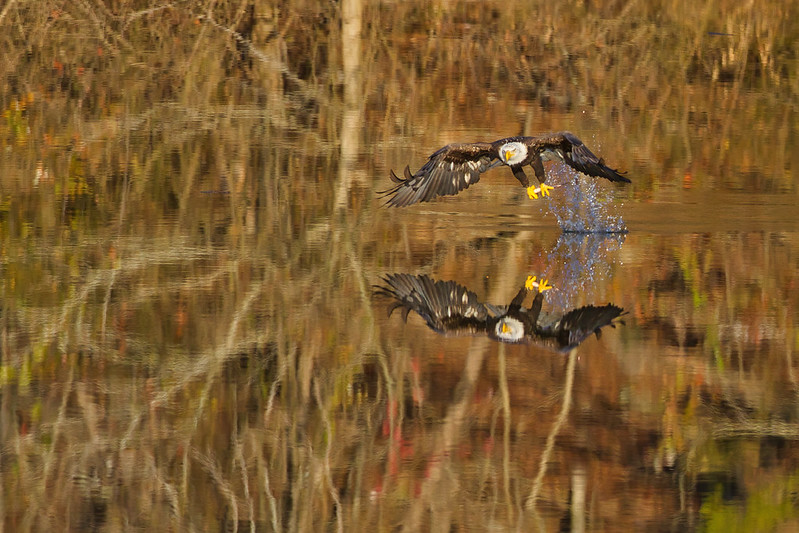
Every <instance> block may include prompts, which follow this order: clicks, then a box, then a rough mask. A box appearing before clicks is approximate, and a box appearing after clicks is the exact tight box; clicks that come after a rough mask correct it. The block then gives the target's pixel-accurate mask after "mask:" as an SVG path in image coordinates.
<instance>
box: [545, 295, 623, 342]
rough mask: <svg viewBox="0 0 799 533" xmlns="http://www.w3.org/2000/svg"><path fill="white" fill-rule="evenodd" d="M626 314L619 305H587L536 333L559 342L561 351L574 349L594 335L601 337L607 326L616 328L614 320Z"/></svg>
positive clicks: (573, 310)
mask: <svg viewBox="0 0 799 533" xmlns="http://www.w3.org/2000/svg"><path fill="white" fill-rule="evenodd" d="M623 314H624V309H622V308H621V307H619V306H617V305H613V304H608V305H603V306H595V305H587V306H585V307H578V308H577V309H572V310H571V311H569V312H568V313H566V314H565V315H563V317H561V318H560V319H559V320H557V321H556V322H555V323H554V324H552V325H550V326H545V327H542V328H541V329H540V330H539V331H537V332H536V333H537V334H538V335H540V336H541V337H543V338H547V337H551V338H554V339H556V340H557V342H558V344H559V346H560V348H561V349H563V348H573V347H575V346H577V345H578V344H580V343H581V342H583V341H584V340H586V339H587V338H588V337H590V336H591V335H592V334H596V336H597V338H598V337H599V336H600V332H601V330H602V328H604V327H605V326H611V327H615V324H614V320H616V319H617V318H619V317H620V316H621V315H623Z"/></svg>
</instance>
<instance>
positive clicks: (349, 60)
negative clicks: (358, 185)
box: [336, 0, 363, 209]
mask: <svg viewBox="0 0 799 533" xmlns="http://www.w3.org/2000/svg"><path fill="white" fill-rule="evenodd" d="M362 17H363V0H343V1H342V2H341V57H342V70H343V75H344V78H343V83H344V110H343V112H342V118H341V134H340V139H339V140H340V143H341V144H340V155H341V162H340V165H339V187H338V191H337V193H336V208H338V209H342V208H345V207H346V206H347V198H348V193H349V190H350V187H351V186H352V178H353V176H354V163H355V162H356V160H357V158H358V153H359V152H360V144H361V143H360V132H361V129H360V124H361V120H362V114H363V113H362V109H363V107H362V105H361V103H362V101H363V78H362V75H361V26H362Z"/></svg>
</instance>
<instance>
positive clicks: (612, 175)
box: [533, 131, 630, 183]
mask: <svg viewBox="0 0 799 533" xmlns="http://www.w3.org/2000/svg"><path fill="white" fill-rule="evenodd" d="M534 139H535V140H534V149H535V150H536V151H537V152H538V153H539V154H541V156H542V158H543V159H550V158H556V159H559V160H561V161H563V162H564V163H566V164H567V165H569V166H570V167H572V168H573V169H575V170H578V171H580V172H582V173H583V174H588V175H589V176H594V177H597V178H605V179H608V180H610V181H621V182H624V183H630V180H629V179H627V178H625V177H624V176H622V175H621V174H620V173H619V171H618V170H616V169H614V168H610V167H609V166H606V165H605V161H604V160H603V159H602V158H600V157H597V156H596V155H594V153H593V152H592V151H591V150H589V149H588V147H587V146H586V145H585V144H583V141H581V140H580V139H579V138H578V137H577V136H576V135H575V134H573V133H571V132H568V131H561V132H558V133H552V134H548V135H543V136H541V137H536V138H534ZM539 167H540V172H541V174H542V175H539ZM533 168H534V169H535V173H536V177H538V178H539V180H541V178H542V177H543V171H544V169H543V166H542V165H540V163H539V166H536V165H533Z"/></svg>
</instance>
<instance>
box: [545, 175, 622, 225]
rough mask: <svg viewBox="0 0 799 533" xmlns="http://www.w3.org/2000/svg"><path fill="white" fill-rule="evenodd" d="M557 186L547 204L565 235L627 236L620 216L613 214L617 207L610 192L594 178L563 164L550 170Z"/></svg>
mask: <svg viewBox="0 0 799 533" xmlns="http://www.w3.org/2000/svg"><path fill="white" fill-rule="evenodd" d="M549 176H550V179H548V180H547V182H548V183H549V182H551V184H552V185H555V186H556V189H555V194H553V195H552V197H551V201H550V209H551V212H552V213H553V214H554V215H555V217H556V218H557V219H558V225H559V226H560V229H561V230H562V231H564V232H566V233H627V226H626V225H625V224H624V220H623V219H622V217H621V215H618V214H615V213H614V212H613V211H615V210H616V209H617V208H618V204H617V203H615V202H614V200H613V197H612V195H611V192H612V189H610V188H608V187H603V186H601V185H599V184H598V183H597V182H598V179H597V178H590V177H587V176H583V175H582V174H579V173H578V172H576V171H575V170H572V169H570V168H569V167H567V166H566V165H556V166H555V168H552V169H551V170H550V171H549Z"/></svg>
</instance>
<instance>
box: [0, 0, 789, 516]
mask: <svg viewBox="0 0 799 533" xmlns="http://www.w3.org/2000/svg"><path fill="white" fill-rule="evenodd" d="M358 7H359V5H358V3H357V2H355V3H353V2H342V3H341V8H340V9H341V10H342V11H343V10H345V9H353V11H348V13H350V15H349V17H350V18H348V19H347V20H345V21H343V22H344V23H345V24H342V21H341V12H340V11H339V8H338V7H337V5H336V4H333V3H320V2H312V1H300V2H224V1H219V2H197V1H185V2H180V1H176V2H171V3H164V4H159V5H152V3H151V2H143V1H142V2H110V1H109V2H104V3H103V2H92V1H88V0H87V1H78V2H68V3H56V2H23V1H19V0H16V1H15V0H11V1H10V2H8V3H6V4H5V6H4V7H3V8H0V30H2V31H1V32H0V45H1V46H2V48H3V50H4V53H3V54H2V56H0V80H2V83H3V89H2V92H0V107H2V109H3V110H5V116H4V123H3V124H2V125H0V149H2V154H0V158H2V159H0V166H1V167H2V173H0V193H2V199H1V200H2V204H0V216H1V217H2V218H1V219H0V220H1V221H2V225H1V226H0V229H1V230H2V234H0V238H1V239H2V242H1V243H0V245H1V246H2V251H3V255H2V265H3V278H2V279H3V286H2V291H3V293H2V294H3V307H2V319H1V321H2V387H3V393H2V400H1V403H2V405H0V417H2V418H1V419H0V432H1V433H2V434H0V442H2V443H3V444H2V446H3V449H2V461H3V464H2V469H3V470H2V471H3V478H2V485H3V486H2V490H3V499H2V508H0V509H2V516H3V520H4V524H5V526H6V528H7V529H9V530H18V531H25V530H28V531H30V530H47V529H60V530H65V529H72V530H82V529H93V528H96V529H107V530H127V529H133V528H138V529H152V528H159V529H163V530H184V529H186V530H207V529H217V528H218V529H223V528H225V529H231V528H234V527H238V528H240V529H245V530H249V529H256V530H263V531H269V530H293V531H309V530H327V529H342V530H348V531H357V530H365V529H367V528H377V529H380V530H387V529H392V530H393V529H397V528H401V527H402V526H405V528H406V529H408V530H412V529H413V528H414V527H415V526H418V527H420V528H427V529H447V530H451V529H467V528H469V527H473V528H477V529H481V530H483V529H487V528H489V527H496V528H505V527H507V528H510V527H520V528H522V529H524V528H525V527H534V526H536V525H538V526H541V527H545V528H547V529H551V528H554V527H555V526H556V525H557V523H558V520H559V519H560V518H561V517H563V516H564V515H566V514H568V513H569V512H574V510H573V509H570V508H569V505H570V500H569V492H570V490H571V488H573V484H574V483H575V480H582V481H583V482H587V483H588V485H589V486H590V490H591V494H592V497H593V498H594V502H595V504H594V506H593V507H590V508H589V509H584V510H583V512H584V514H585V516H587V517H588V518H587V519H588V520H589V521H590V525H592V526H593V528H594V529H602V528H603V527H615V526H619V527H628V528H630V529H633V530H635V529H639V527H637V526H641V525H642V524H643V525H644V526H647V525H649V526H652V527H653V528H654V527H656V526H658V525H666V524H672V525H673V524H674V523H678V524H687V525H695V524H696V523H697V522H698V520H699V517H698V515H697V513H698V511H697V508H698V507H699V504H698V503H696V502H693V503H692V502H690V501H689V502H688V503H683V507H682V508H680V497H679V496H680V495H679V494H678V491H679V487H680V486H682V487H685V486H686V485H685V484H681V482H680V480H678V479H676V476H675V479H672V478H670V477H669V476H668V475H665V474H663V473H662V471H661V472H658V471H657V468H661V470H665V471H669V470H670V469H671V468H672V467H674V465H675V464H678V465H680V466H679V468H677V467H674V469H675V470H677V471H679V472H687V474H686V475H687V476H688V477H689V478H690V477H691V476H698V475H699V474H698V473H702V472H703V468H704V466H703V465H706V464H707V463H714V462H719V463H723V459H724V457H723V456H722V454H721V453H716V452H714V451H713V450H712V449H711V450H710V451H708V444H707V443H708V442H709V441H710V442H711V444H712V439H709V437H708V436H707V435H708V434H711V435H718V436H721V437H725V438H729V436H730V435H733V436H734V435H742V434H746V435H749V434H750V432H752V431H755V430H757V431H759V433H757V434H758V435H767V436H769V435H770V436H779V437H781V438H789V439H795V438H796V435H795V434H793V433H791V432H790V427H791V426H790V423H792V422H794V421H795V414H796V413H795V406H794V404H792V403H790V402H785V398H786V397H790V396H791V395H793V394H794V393H795V390H796V386H795V385H796V384H795V378H794V372H795V367H796V363H795V361H793V351H792V350H793V346H795V342H796V338H797V336H796V335H797V333H796V328H795V323H794V321H793V319H792V317H793V316H795V310H796V306H797V299H796V295H795V294H793V293H792V292H791V291H790V290H789V288H791V287H795V285H796V279H795V276H796V274H795V269H794V267H793V265H795V255H796V249H797V246H799V243H796V242H794V240H795V237H794V236H792V235H782V234H779V233H763V234H759V233H758V234H751V233H744V234H732V235H727V236H722V237H721V238H718V239H714V238H708V239H704V237H703V236H701V235H688V236H674V237H670V238H666V239H655V238H649V237H646V236H641V237H638V236H635V235H632V236H631V237H630V238H629V239H628V241H627V242H626V243H625V245H624V248H623V250H622V252H621V253H622V254H626V259H627V262H628V264H629V265H630V266H629V270H631V271H632V275H631V276H630V277H628V278H625V279H624V280H613V281H609V282H603V283H599V284H598V286H597V288H596V292H595V293H592V294H582V295H581V296H582V297H583V298H586V299H592V300H597V301H599V300H611V301H615V302H617V303H619V304H621V305H624V306H625V307H627V308H628V309H630V310H631V311H632V317H631V320H632V321H633V324H634V325H640V327H630V328H629V329H620V330H618V331H616V332H613V333H612V334H608V335H605V337H604V339H603V343H604V345H603V346H604V347H605V348H606V349H605V350H603V349H602V348H601V347H597V346H596V345H594V347H593V348H591V347H588V348H587V349H586V351H585V352H583V356H582V359H581V360H580V362H578V363H576V364H575V363H574V360H573V359H572V360H570V361H569V364H568V365H567V364H565V363H564V361H563V360H562V359H561V358H560V356H554V355H552V354H538V353H533V354H532V356H531V354H530V353H529V352H527V351H524V350H522V349H519V348H516V347H498V346H494V345H490V344H488V343H487V342H480V341H478V342H474V341H472V340H470V339H455V340H453V341H452V342H451V343H447V344H441V345H440V346H441V347H440V349H438V350H437V351H436V353H431V344H430V340H429V339H430V333H429V331H428V330H426V329H425V328H424V326H422V325H421V324H420V323H419V322H418V321H415V322H414V321H413V319H411V323H410V324H409V325H408V326H404V325H403V324H402V323H401V321H400V320H399V319H398V317H396V316H395V317H394V319H393V320H392V321H391V322H389V323H388V325H386V324H387V323H386V322H385V319H384V317H383V316H382V313H383V312H384V308H383V307H382V306H381V305H380V304H379V303H378V304H376V303H375V302H373V300H372V296H371V284H372V283H375V282H376V281H377V278H376V276H375V273H378V274H379V273H382V272H385V271H392V270H405V271H409V270H414V269H419V270H422V271H427V272H432V273H435V274H436V275H437V277H439V278H443V279H457V280H458V281H459V282H462V283H465V284H469V285H470V287H471V288H472V289H473V290H475V291H477V292H478V293H480V294H481V295H482V296H485V299H486V300H487V301H492V302H502V301H503V299H505V298H508V297H510V296H512V294H513V292H514V290H515V288H516V286H517V284H518V282H519V280H521V279H523V277H524V276H525V275H526V274H528V273H530V271H531V270H532V271H533V272H545V271H547V269H551V270H556V269H553V268H552V266H551V265H549V264H547V262H546V261H545V259H544V258H545V256H546V253H547V250H548V249H549V248H550V246H551V243H552V242H554V241H555V238H556V237H555V236H554V235H552V234H551V233H547V232H542V233H539V232H537V231H536V232H534V231H529V230H530V227H529V226H528V227H526V229H525V230H524V231H520V232H518V233H515V234H514V235H512V236H504V237H503V238H501V239H500V238H497V234H498V231H499V230H500V229H503V228H506V227H507V224H506V222H507V223H511V222H509V221H507V220H506V219H503V218H500V216H499V214H497V213H500V212H501V211H502V207H503V206H499V207H494V208H491V209H495V210H496V211H494V213H495V218H492V217H491V216H484V217H482V218H478V219H477V222H475V221H474V220H473V219H472V218H471V217H470V215H469V212H468V209H469V207H466V210H467V212H466V214H465V215H463V216H458V215H450V216H442V217H435V216H419V219H418V220H411V221H408V220H403V221H402V222H397V219H396V215H395V214H394V213H391V214H386V212H385V211H382V212H381V211H378V209H377V203H376V202H375V201H374V198H373V189H374V188H375V187H376V188H378V189H379V188H380V185H376V184H382V183H384V182H385V179H384V176H385V175H386V172H387V169H388V167H389V166H393V167H398V166H402V165H404V164H405V163H406V162H411V161H421V159H422V158H423V157H424V156H425V155H426V154H427V153H429V152H430V151H431V148H434V147H437V146H439V145H441V144H444V143H446V142H450V141H452V140H457V139H460V138H463V137H467V136H468V137H471V136H475V137H477V136H479V137H488V138H490V137H493V136H502V135H507V134H512V133H517V132H524V133H531V134H532V133H536V132H538V131H543V130H550V129H562V128H566V127H568V128H569V129H573V130H575V131H579V132H581V135H582V132H583V131H585V132H589V133H591V132H593V133H597V138H598V139H601V145H602V146H601V147H602V152H603V153H604V154H605V155H606V156H607V157H608V159H609V160H613V161H620V162H624V164H625V166H627V167H628V169H629V170H630V172H631V174H634V177H635V178H636V181H635V188H634V192H632V193H629V194H630V195H631V196H632V198H634V199H638V198H645V199H646V198H657V197H658V195H659V194H662V193H663V191H673V190H674V189H679V188H681V187H682V186H683V185H684V183H685V181H684V177H685V175H686V174H690V175H691V176H692V181H691V183H692V185H693V186H694V187H695V188H696V189H700V190H707V191H715V190H722V189H733V190H738V189H742V188H746V189H750V190H755V191H761V192H790V193H794V191H795V188H796V185H795V178H794V175H795V172H796V169H797V165H798V164H799V160H798V159H797V155H796V152H795V150H793V149H792V148H793V146H794V145H795V144H796V124H797V121H796V120H795V118H796V117H795V109H794V108H795V105H796V101H797V96H798V95H799V79H797V76H798V74H797V68H798V67H799V65H798V63H797V52H799V51H797V48H796V44H795V43H796V42H797V39H796V36H797V35H799V28H797V24H799V16H797V15H799V13H797V12H796V11H797V8H796V6H794V5H792V4H790V3H783V2H776V1H775V2H750V3H745V4H741V3H740V2H732V1H717V2H711V3H709V4H707V5H706V6H703V7H702V8H701V10H699V11H697V6H696V3H690V2H668V1H662V2H644V1H640V2H607V3H602V4H601V5H599V6H597V5H593V4H591V3H588V2H574V1H572V2H565V3H564V2H556V3H547V4H544V3H540V2H532V3H529V2H507V1H506V2H380V3H374V4H370V5H362V6H360V7H361V9H360V10H359V9H358ZM686 13H691V14H692V15H693V16H690V17H686V16H685V14H686ZM359 16H360V20H361V31H360V39H359V40H357V41H353V40H348V39H351V38H350V36H347V35H345V33H344V32H345V31H347V28H349V27H348V26H347V25H346V23H347V22H349V23H352V22H353V20H355V19H357V17H359ZM350 29H351V28H350ZM709 32H720V33H728V34H729V35H715V34H711V33H709ZM356 45H357V46H356ZM353 50H356V51H360V52H361V53H360V54H355V53H354V52H353ZM564 123H566V125H564ZM508 190H509V189H508ZM474 194H475V196H474V197H473V198H477V199H478V202H479V201H480V200H484V199H486V198H489V196H488V195H489V194H490V193H489V192H488V190H487V189H484V190H480V189H475V192H474ZM503 201H504V202H507V203H508V205H511V204H510V203H511V202H512V198H511V197H509V198H508V199H507V200H503ZM471 209H474V206H472V207H471ZM421 212H423V213H426V215H430V213H429V212H428V211H426V210H421ZM434 214H436V213H435V212H434ZM438 214H440V213H438ZM464 225H465V226H466V228H465V229H464V228H463V227H462V226H464ZM495 229H496V230H497V232H494V230H495ZM456 230H457V231H456ZM487 230H490V233H489V234H488V236H487V235H486V231H487ZM453 235H457V236H458V239H454V238H453ZM653 248H654V249H655V251H652V250H653ZM662 258H667V259H668V260H666V261H661V259H662ZM496 265H502V267H501V268H502V269H501V270H500V271H497V266H496ZM489 274H490V279H486V277H487V276H488V275H489ZM554 281H555V283H556V285H557V283H558V282H559V280H558V279H557V278H556V279H555V280H554ZM378 313H380V315H378ZM644 326H646V327H644ZM639 332H643V333H640V335H641V337H642V338H638V337H637V335H639ZM436 346H437V347H438V346H439V345H436ZM664 346H666V347H667V348H666V349H665V350H664V349H663V347H664ZM616 354H619V357H618V358H617V357H615V356H614V355H616ZM620 354H626V356H625V357H622V356H621V355H620ZM638 365H641V366H642V367H643V368H641V366H638ZM675 368H676V370H675ZM714 368H715V369H717V370H715V371H714V370H713V369H714ZM730 369H732V370H730ZM665 370H668V372H665ZM661 375H668V376H677V379H673V380H667V379H665V378H662V377H661ZM531 376H532V377H531ZM633 378H637V380H633ZM569 379H572V380H574V382H573V384H574V389H573V390H574V392H573V395H574V400H573V402H574V403H573V407H572V408H573V409H575V412H576V413H577V415H575V418H580V417H583V418H588V419H592V420H594V422H595V423H593V424H582V425H581V424H578V423H572V424H569V423H566V425H565V426H558V425H556V423H557V421H558V420H561V418H560V415H561V412H562V411H561V409H562V408H563V406H564V405H568V404H565V403H564V402H562V401H561V400H562V397H563V391H562V387H563V386H564V384H567V383H569ZM764 384H769V385H770V386H769V387H766V386H764ZM663 404H665V407H664V406H663ZM719 413H721V414H719ZM775 413H777V415H778V416H776V415H775ZM566 415H569V413H568V412H566V413H565V415H564V416H566ZM551 428H558V429H559V430H558V432H555V431H551ZM753 428H754V430H753ZM786 428H787V429H786ZM556 433H557V435H556ZM556 437H557V438H556ZM548 443H549V445H550V447H549V448H548V447H547V446H548ZM555 443H558V447H557V448H556V449H555V451H554V452H553V449H552V447H551V446H553V445H555ZM711 448H712V446H711ZM744 452H745V450H744ZM744 452H740V453H744ZM552 453H554V459H552V460H551V461H548V462H547V461H542V457H553V456H552V455H547V454H552ZM780 453H781V454H782V455H780V456H779V458H778V459H775V460H774V462H773V463H771V469H768V472H769V474H771V473H780V472H782V468H783V465H786V464H787V465H790V464H791V461H793V460H794V459H795V458H794V457H793V452H791V451H790V450H789V451H782V452H780ZM686 465H687V467H686ZM755 466H756V465H752V469H754V467H755ZM786 468H788V467H786ZM752 469H749V468H748V467H747V468H746V472H747V474H749V475H750V476H751V478H752V479H749V478H747V479H748V481H750V482H751V484H750V485H748V486H747V488H748V489H752V490H754V489H757V488H758V486H759V485H758V483H761V484H762V483H763V479H762V478H756V476H755V475H754V474H751V472H752ZM764 469H767V468H766V467H764ZM631 471H632V472H639V473H640V472H643V474H642V475H635V474H634V473H633V474H631V473H630V472H631ZM658 475H660V476H659V477H658ZM775 477H776V475H775ZM536 483H539V484H536ZM773 483H774V486H775V487H776V488H775V489H774V490H786V491H788V492H790V491H789V489H791V490H792V487H791V486H790V484H786V483H783V484H780V482H779V481H774V482H773ZM688 486H690V483H688ZM769 487H770V486H769ZM621 488H624V490H625V501H620V498H618V496H617V495H618V493H619V490H620V489H621ZM687 490H688V492H690V489H687ZM664 494H666V495H668V496H666V497H664V496H663V495H664ZM531 495H534V496H535V498H534V500H535V501H534V503H535V505H532V506H527V503H528V502H529V501H530V500H529V497H530V496H531ZM683 496H684V495H683ZM630 510H632V511H630ZM572 518H573V519H575V517H574V515H573V516H572ZM789 518H790V517H786V518H785V520H786V521H787V520H788V519H789Z"/></svg>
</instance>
